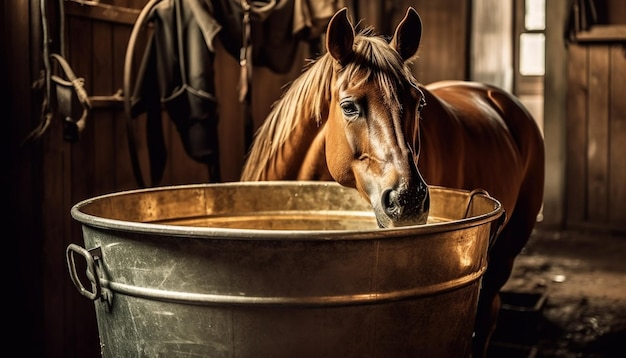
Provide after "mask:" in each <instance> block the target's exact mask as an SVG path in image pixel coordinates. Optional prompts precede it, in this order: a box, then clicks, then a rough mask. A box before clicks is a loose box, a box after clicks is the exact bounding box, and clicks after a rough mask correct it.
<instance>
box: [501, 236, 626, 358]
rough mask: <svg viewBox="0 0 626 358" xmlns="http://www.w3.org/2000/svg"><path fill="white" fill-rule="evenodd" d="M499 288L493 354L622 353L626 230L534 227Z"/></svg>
mask: <svg viewBox="0 0 626 358" xmlns="http://www.w3.org/2000/svg"><path fill="white" fill-rule="evenodd" d="M503 291H504V292H505V293H508V296H507V295H505V296H503V297H504V300H503V303H504V304H505V306H504V308H503V310H502V311H501V325H500V326H499V328H498V330H497V332H496V334H495V336H496V337H494V341H495V342H494V344H493V346H492V348H493V349H492V354H490V356H493V357H568V358H569V357H590V358H599V357H626V235H625V234H624V233H620V234H610V233H597V232H585V231H565V232H563V231H550V230H542V229H541V228H538V229H537V230H535V233H534V234H533V236H532V237H531V239H530V241H529V242H528V244H527V246H526V248H525V249H524V251H523V252H522V254H521V255H520V256H519V257H518V259H517V261H516V264H515V268H514V272H513V275H512V277H511V279H510V280H509V282H508V283H507V285H506V286H505V287H504V289H503Z"/></svg>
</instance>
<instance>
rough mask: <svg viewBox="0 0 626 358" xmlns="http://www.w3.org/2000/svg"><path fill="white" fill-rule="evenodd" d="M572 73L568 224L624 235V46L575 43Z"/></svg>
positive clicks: (625, 68)
mask: <svg viewBox="0 0 626 358" xmlns="http://www.w3.org/2000/svg"><path fill="white" fill-rule="evenodd" d="M568 73H569V86H568V98H567V103H568V105H567V106H568V107H567V112H568V113H567V118H568V119H567V164H566V168H567V169H566V170H567V176H566V178H567V179H566V181H567V183H566V191H567V195H566V200H567V203H566V208H567V224H568V226H574V227H577V226H588V227H592V228H599V229H605V230H606V229H608V230H613V229H615V230H619V231H624V230H626V185H625V183H626V161H625V159H624V153H626V101H624V97H623V96H624V93H626V81H624V79H626V48H625V45H624V43H623V42H622V43H620V42H617V43H615V42H608V43H601V42H600V43H596V42H594V43H588V44H571V45H570V47H569V66H568Z"/></svg>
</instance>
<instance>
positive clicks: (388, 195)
mask: <svg viewBox="0 0 626 358" xmlns="http://www.w3.org/2000/svg"><path fill="white" fill-rule="evenodd" d="M380 200H381V204H382V206H383V209H384V210H385V213H386V214H387V215H388V216H394V215H397V214H398V210H399V208H398V193H397V192H396V191H395V190H393V189H387V190H385V191H384V192H383V194H382V196H381V198H380Z"/></svg>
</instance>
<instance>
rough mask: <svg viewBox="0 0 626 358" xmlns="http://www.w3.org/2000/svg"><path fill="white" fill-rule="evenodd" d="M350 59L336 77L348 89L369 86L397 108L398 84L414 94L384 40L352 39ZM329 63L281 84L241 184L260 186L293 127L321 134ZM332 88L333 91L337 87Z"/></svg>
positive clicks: (367, 35)
mask: <svg viewBox="0 0 626 358" xmlns="http://www.w3.org/2000/svg"><path fill="white" fill-rule="evenodd" d="M354 51H355V53H354V58H353V61H350V63H349V64H347V65H346V66H345V67H343V68H342V69H341V70H340V71H341V72H344V73H345V76H342V78H343V79H349V80H350V82H351V83H350V85H351V86H353V85H356V86H359V85H363V84H364V83H365V82H368V81H371V80H374V81H376V82H377V85H378V86H379V88H382V89H383V93H382V96H383V98H384V99H385V102H386V104H387V105H388V106H390V107H392V106H397V105H398V104H399V103H400V101H399V100H398V98H399V96H398V93H399V91H401V90H403V89H404V88H402V85H401V88H398V83H400V84H404V83H406V81H407V80H408V81H409V83H410V85H411V86H413V87H415V88H417V84H416V83H417V82H416V81H415V79H414V77H413V75H412V73H411V70H410V69H409V67H408V66H407V65H406V64H405V63H404V61H403V60H402V59H401V58H400V56H399V54H398V53H397V52H396V51H395V50H393V49H392V48H391V47H390V46H389V43H388V41H387V40H385V39H384V38H383V37H381V36H377V35H375V34H374V32H373V30H372V29H371V28H366V29H363V30H361V31H359V33H358V34H357V35H356V36H355V39H354ZM335 66H336V65H335V60H334V59H333V58H332V56H331V55H330V54H329V53H325V54H323V55H321V56H320V57H318V58H317V60H310V61H309V62H308V63H307V65H305V67H304V68H303V71H302V74H301V75H300V76H299V77H297V78H296V79H294V80H293V81H292V82H291V83H289V84H287V85H286V87H285V91H284V92H283V94H282V96H281V98H280V99H279V100H277V101H276V102H274V104H273V105H272V109H271V111H270V113H269V114H268V116H267V118H266V119H265V121H264V122H263V124H262V125H261V127H259V129H258V130H257V132H256V133H255V136H254V141H253V144H252V147H251V148H250V152H249V153H248V157H247V158H246V162H245V165H244V167H243V171H242V174H241V180H262V178H263V176H264V175H263V174H264V171H265V170H266V167H267V163H268V162H269V161H270V160H271V159H272V158H274V156H275V155H276V154H277V152H278V151H279V149H280V148H281V147H282V146H283V144H284V143H285V141H286V140H287V138H288V137H289V135H290V134H291V132H292V131H293V130H294V128H296V126H298V124H299V123H300V122H299V121H302V120H314V121H315V122H316V123H317V124H318V127H320V128H321V126H322V125H323V121H324V119H325V118H326V117H327V116H328V111H329V108H328V104H329V103H330V100H331V95H332V81H333V74H334V72H335V71H336V67H335ZM342 84H343V83H342V82H338V83H337V84H336V85H337V86H342Z"/></svg>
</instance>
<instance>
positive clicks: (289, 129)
mask: <svg viewBox="0 0 626 358" xmlns="http://www.w3.org/2000/svg"><path fill="white" fill-rule="evenodd" d="M332 76H333V68H332V59H331V57H330V56H329V55H324V56H322V57H320V58H319V59H318V60H317V61H316V62H315V63H313V64H312V65H311V66H310V67H309V68H308V69H306V70H305V71H304V72H303V73H302V75H300V76H299V77H298V78H296V79H295V80H294V81H293V83H291V85H290V86H289V87H288V88H287V90H286V91H285V92H284V94H283V96H282V97H281V98H280V99H279V100H278V101H277V102H276V103H275V104H274V106H273V108H272V111H271V112H270V114H269V115H268V117H267V118H266V120H265V121H264V123H263V124H262V126H261V127H260V128H259V130H258V131H257V134H256V136H255V140H254V142H253V144H252V148H251V150H250V153H249V156H248V158H247V160H246V163H245V164H244V168H243V171H242V175H241V180H248V181H250V180H252V181H254V180H293V179H298V178H299V177H300V176H301V174H300V173H301V168H302V166H307V165H311V163H312V161H315V162H316V163H319V162H320V159H319V156H321V155H323V150H320V148H323V145H322V146H321V147H320V145H319V143H320V141H322V142H323V134H322V129H323V128H324V123H325V119H326V117H327V115H328V104H327V102H328V101H329V100H330V97H331V95H330V90H331V88H332V87H331V84H332V81H333V79H332ZM316 138H317V139H316ZM314 142H315V143H316V145H313V143H314ZM324 168H325V167H324ZM312 175H315V174H312Z"/></svg>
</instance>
